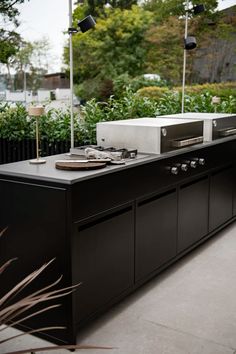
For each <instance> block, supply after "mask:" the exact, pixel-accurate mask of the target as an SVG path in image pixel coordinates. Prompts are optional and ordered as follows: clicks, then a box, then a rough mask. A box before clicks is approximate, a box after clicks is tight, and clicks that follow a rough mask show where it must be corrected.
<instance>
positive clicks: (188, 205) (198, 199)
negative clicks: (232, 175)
mask: <svg viewBox="0 0 236 354" xmlns="http://www.w3.org/2000/svg"><path fill="white" fill-rule="evenodd" d="M208 185H209V182H208V177H207V176H205V177H202V178H200V179H197V180H194V181H192V182H189V183H186V184H183V185H182V186H180V189H179V202H178V221H179V222H178V252H181V251H183V250H184V249H186V248H187V247H189V246H191V245H192V244H194V243H195V242H197V241H198V240H199V239H201V238H202V237H203V236H205V235H206V234H207V232H208V189H209V188H208Z"/></svg>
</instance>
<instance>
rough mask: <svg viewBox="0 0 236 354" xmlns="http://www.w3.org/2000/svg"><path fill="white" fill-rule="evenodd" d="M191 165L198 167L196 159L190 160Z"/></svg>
mask: <svg viewBox="0 0 236 354" xmlns="http://www.w3.org/2000/svg"><path fill="white" fill-rule="evenodd" d="M190 167H192V168H196V167H197V161H194V160H192V161H190Z"/></svg>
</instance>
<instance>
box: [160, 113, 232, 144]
mask: <svg viewBox="0 0 236 354" xmlns="http://www.w3.org/2000/svg"><path fill="white" fill-rule="evenodd" d="M161 118H164V119H167V118H172V119H181V120H182V119H188V120H189V119H192V120H199V119H202V120H203V121H204V141H212V140H215V139H220V138H224V137H226V136H230V135H234V134H236V114H226V113H190V112H189V113H179V114H172V115H166V116H161Z"/></svg>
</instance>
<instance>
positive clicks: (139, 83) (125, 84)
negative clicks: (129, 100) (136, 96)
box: [113, 73, 167, 98]
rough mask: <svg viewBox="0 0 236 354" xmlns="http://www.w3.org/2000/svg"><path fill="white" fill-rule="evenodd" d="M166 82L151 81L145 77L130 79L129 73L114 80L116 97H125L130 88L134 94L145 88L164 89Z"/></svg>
mask: <svg viewBox="0 0 236 354" xmlns="http://www.w3.org/2000/svg"><path fill="white" fill-rule="evenodd" d="M166 85H167V82H166V80H150V79H147V78H145V77H144V75H140V76H136V77H134V78H132V77H130V76H129V75H128V74H127V73H124V74H123V75H120V76H118V77H116V78H115V79H113V88H114V96H115V97H116V98H120V97H122V96H123V95H124V93H125V90H126V89H127V88H129V89H130V90H131V91H132V92H137V91H138V90H139V89H142V88H143V87H157V88H159V87H163V86H166Z"/></svg>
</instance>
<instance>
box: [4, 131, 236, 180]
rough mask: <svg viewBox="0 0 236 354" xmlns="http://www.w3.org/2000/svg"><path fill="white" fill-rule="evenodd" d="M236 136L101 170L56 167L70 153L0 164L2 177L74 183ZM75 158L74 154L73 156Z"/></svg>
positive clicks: (144, 155)
mask: <svg viewBox="0 0 236 354" xmlns="http://www.w3.org/2000/svg"><path fill="white" fill-rule="evenodd" d="M235 139H236V136H231V137H227V138H222V139H218V140H214V141H211V142H205V143H202V144H198V145H194V146H192V147H186V148H182V149H180V150H175V151H171V152H168V153H163V154H159V155H156V154H143V156H142V157H141V158H137V159H134V160H131V161H129V162H127V163H126V164H125V165H107V167H105V168H103V169H99V170H90V171H63V170H58V169H56V167H55V162H56V161H57V160H62V159H68V158H69V159H70V157H69V156H68V154H61V155H54V156H49V157H46V161H47V162H46V163H45V164H41V165H33V164H30V163H29V160H25V161H19V162H14V163H9V164H4V165H0V177H1V178H4V176H12V177H21V178H24V179H25V178H26V179H29V180H30V179H31V180H38V181H48V182H54V183H61V184H74V183H76V182H79V181H82V180H86V179H90V178H95V177H98V176H101V175H105V174H108V173H114V172H117V171H120V170H124V169H127V168H132V167H134V166H139V165H143V164H146V163H149V162H154V161H158V160H162V159H166V158H169V157H173V156H178V155H180V154H183V153H188V152H191V151H197V150H200V149H203V148H206V147H209V146H213V145H217V144H221V143H224V142H228V141H231V140H235ZM71 159H74V156H72V157H71Z"/></svg>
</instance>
